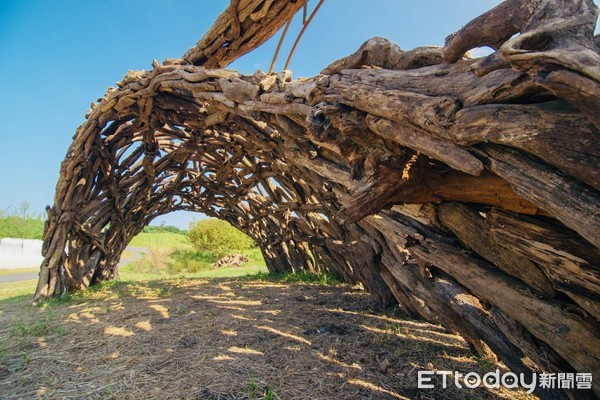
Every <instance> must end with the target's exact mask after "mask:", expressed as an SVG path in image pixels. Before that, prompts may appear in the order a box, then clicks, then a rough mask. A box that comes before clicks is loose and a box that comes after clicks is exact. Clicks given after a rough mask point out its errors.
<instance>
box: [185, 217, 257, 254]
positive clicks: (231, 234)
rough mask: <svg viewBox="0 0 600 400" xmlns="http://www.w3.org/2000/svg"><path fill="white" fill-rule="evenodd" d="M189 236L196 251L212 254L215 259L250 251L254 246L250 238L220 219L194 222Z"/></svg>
mask: <svg viewBox="0 0 600 400" xmlns="http://www.w3.org/2000/svg"><path fill="white" fill-rule="evenodd" d="M187 236H188V239H189V241H190V243H191V244H192V245H193V246H194V248H195V249H196V250H198V251H201V252H204V253H207V254H210V255H211V256H212V257H213V258H214V259H217V258H221V257H223V256H225V255H227V254H228V253H231V252H233V251H239V250H247V249H250V248H251V247H252V244H253V241H252V239H251V238H250V237H248V236H247V235H246V234H244V233H243V232H241V231H239V230H238V229H236V228H234V227H233V226H231V225H230V224H229V223H227V222H226V221H222V220H220V219H204V220H200V221H198V222H192V223H191V224H190V229H189V231H188V233H187Z"/></svg>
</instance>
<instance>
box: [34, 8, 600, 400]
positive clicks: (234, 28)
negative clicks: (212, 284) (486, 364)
mask: <svg viewBox="0 0 600 400" xmlns="http://www.w3.org/2000/svg"><path fill="white" fill-rule="evenodd" d="M304 3H305V2H304V1H295V2H293V1H283V0H274V1H265V0H239V1H233V2H232V4H231V6H230V7H229V9H228V10H227V11H226V12H225V13H223V14H222V15H221V16H220V17H219V19H218V20H217V22H216V23H215V25H214V26H213V27H212V28H211V29H210V31H209V32H208V33H207V34H206V35H205V37H204V38H203V39H202V40H200V42H198V44H197V46H196V47H194V48H193V49H191V50H190V51H188V52H187V53H186V54H185V56H184V57H183V58H182V59H178V60H167V61H165V62H164V63H162V64H160V63H158V62H154V64H153V69H152V70H151V71H132V72H129V73H128V74H127V75H126V76H125V78H124V79H123V80H122V81H121V82H120V83H119V84H118V88H116V89H114V88H110V89H109V90H108V91H107V93H106V95H105V97H104V98H103V99H101V100H100V101H99V103H97V104H93V105H92V108H91V110H90V111H89V114H88V115H87V117H86V118H87V119H86V122H85V123H84V124H83V125H81V126H80V127H79V129H78V130H77V133H76V134H75V136H74V140H73V143H72V145H71V147H70V148H69V150H68V153H67V156H66V158H65V160H64V162H63V164H62V166H61V177H60V180H59V182H58V185H57V189H56V196H55V199H54V205H53V206H52V207H51V208H49V209H48V221H47V226H46V231H45V236H44V250H43V253H44V256H45V259H44V262H43V264H42V266H41V272H40V280H39V284H38V287H37V291H36V295H35V299H36V300H40V299H42V298H45V297H48V296H53V295H59V294H61V293H63V292H64V291H69V290H77V289H84V288H86V287H88V286H89V285H90V284H93V283H94V282H97V281H102V280H106V279H112V278H114V277H115V274H116V266H117V263H118V261H119V258H120V256H121V253H122V252H123V250H124V249H125V247H126V246H127V244H128V243H129V241H130V240H131V239H132V238H133V237H134V236H135V235H136V234H137V233H139V232H140V231H141V230H142V228H143V227H144V226H145V225H147V224H148V223H150V222H151V221H152V220H153V219H154V218H156V217H157V216H159V215H162V214H165V213H168V212H171V211H174V210H191V211H201V212H204V213H206V214H208V215H210V216H213V217H217V218H221V219H224V220H226V221H228V222H229V223H231V224H232V225H234V226H235V227H237V228H239V229H240V230H242V231H243V232H245V233H247V234H248V235H250V236H251V237H252V238H254V240H256V242H257V243H258V244H259V245H260V248H261V250H262V252H263V255H264V256H265V259H266V261H267V265H268V268H269V270H270V271H273V272H288V271H300V270H309V271H331V272H336V273H338V274H340V275H341V276H343V277H345V278H346V279H347V280H349V281H352V282H360V283H362V284H363V285H364V286H365V287H366V288H367V289H368V290H370V291H371V293H373V296H374V297H375V298H376V299H377V300H378V301H379V302H380V303H382V304H385V305H390V304H392V303H393V302H398V303H399V304H400V306H401V307H402V308H404V309H405V310H406V311H407V312H409V313H411V314H414V315H417V316H420V317H423V318H425V319H427V320H429V321H435V322H438V323H441V324H443V325H444V326H445V327H446V328H448V329H449V330H452V331H455V332H459V333H460V334H462V335H463V336H464V337H465V339H466V340H468V341H469V342H470V343H471V344H472V345H473V347H474V348H475V349H476V350H477V351H478V352H479V353H481V354H483V355H488V356H497V357H498V358H500V359H501V360H503V361H504V362H505V363H506V364H507V365H508V366H509V367H510V368H511V369H512V370H513V371H515V372H524V373H531V372H533V371H539V370H543V371H551V372H558V371H563V372H575V371H577V372H591V373H593V374H594V378H600V324H599V322H598V319H599V318H600V307H599V306H600V269H599V265H600V264H599V262H600V250H599V248H600V168H599V160H600V134H599V130H600V113H598V110H599V109H600V107H599V104H600V103H599V101H600V51H599V49H598V47H597V38H596V39H595V38H594V27H595V24H596V19H597V9H596V7H595V6H594V4H593V2H592V0H577V1H575V0H573V1H567V0H546V1H538V0H509V1H506V2H504V3H502V4H501V5H499V6H498V7H496V8H495V9H493V10H491V11H489V12H488V13H486V14H484V15H482V16H481V17H479V18H477V19H475V20H473V21H472V22H470V23H469V24H467V25H466V26H465V27H464V28H463V29H461V30H460V31H458V32H457V33H455V34H453V35H451V36H450V37H449V38H448V40H447V43H446V45H445V47H444V48H436V47H427V48H418V49H415V50H412V51H402V50H400V48H398V46H396V45H394V44H392V43H390V42H388V41H387V40H385V39H381V38H374V39H371V40H369V41H367V42H366V43H365V44H364V45H363V46H362V47H361V48H360V49H359V50H358V51H357V52H356V53H354V54H352V55H350V56H348V57H346V58H344V59H342V60H339V61H336V62H334V63H333V64H331V65H329V66H328V67H326V68H325V69H324V70H323V72H322V73H321V74H320V75H319V76H316V77H313V78H309V79H302V80H292V79H291V74H290V73H288V72H283V73H279V74H277V75H266V74H264V73H261V72H257V73H255V74H254V75H240V74H239V73H237V72H235V71H230V70H225V69H220V68H223V67H225V66H226V65H227V64H228V63H230V62H231V61H233V60H234V59H236V58H237V57H239V56H240V55H242V54H244V53H246V52H248V51H250V50H251V49H253V48H255V47H256V46H258V45H260V44H261V43H262V42H264V41H265V40H266V39H267V38H269V37H270V36H272V35H273V34H274V33H275V32H276V31H277V30H278V29H279V28H280V27H281V26H282V25H283V24H285V22H286V21H287V20H289V18H291V16H293V15H294V14H295V13H296V12H297V11H298V10H299V9H300V8H302V6H303V5H304ZM515 33H519V34H518V35H515ZM595 40H596V42H595ZM484 45H487V46H491V47H493V48H494V49H497V51H496V52H495V53H493V54H492V55H490V56H488V57H485V58H482V59H469V58H468V57H465V56H464V55H465V52H467V51H468V50H469V49H471V48H473V47H477V46H484ZM593 385H594V386H593V387H594V390H593V391H594V393H596V395H599V394H600V382H599V381H598V380H597V379H596V380H595V381H594V384H593ZM569 393H570V395H571V396H575V397H585V396H586V393H587V395H589V396H591V393H592V392H591V391H587V392H586V391H571V392H569ZM542 394H543V395H544V396H545V397H556V398H560V397H562V396H563V393H562V392H560V393H559V392H556V391H554V392H549V391H546V392H545V393H542Z"/></svg>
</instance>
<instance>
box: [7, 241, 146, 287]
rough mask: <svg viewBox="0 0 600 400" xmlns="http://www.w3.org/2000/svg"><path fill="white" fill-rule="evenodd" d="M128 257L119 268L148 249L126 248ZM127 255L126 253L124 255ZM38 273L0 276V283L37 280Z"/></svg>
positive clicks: (139, 256) (134, 259)
mask: <svg viewBox="0 0 600 400" xmlns="http://www.w3.org/2000/svg"><path fill="white" fill-rule="evenodd" d="M126 251H127V252H128V254H129V257H127V256H125V257H123V258H122V259H121V261H120V262H119V266H122V265H125V264H128V263H131V262H133V261H136V260H139V259H140V258H142V254H143V253H147V252H148V249H147V248H145V247H128V248H127V250H126ZM126 254H127V253H126ZM37 278H38V273H37V271H36V272H22V273H18V274H10V275H0V283H11V282H22V281H29V280H32V279H37Z"/></svg>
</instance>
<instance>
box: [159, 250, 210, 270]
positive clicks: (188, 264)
mask: <svg viewBox="0 0 600 400" xmlns="http://www.w3.org/2000/svg"><path fill="white" fill-rule="evenodd" d="M212 266H213V260H212V257H211V256H210V255H209V254H206V253H204V252H199V251H190V250H175V251H174V252H173V254H171V257H170V260H169V273H171V274H178V273H181V272H200V271H202V270H205V269H210V268H212Z"/></svg>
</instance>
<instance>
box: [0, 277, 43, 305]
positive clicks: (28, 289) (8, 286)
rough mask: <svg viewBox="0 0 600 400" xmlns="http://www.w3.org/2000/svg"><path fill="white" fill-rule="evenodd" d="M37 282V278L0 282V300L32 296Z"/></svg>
mask: <svg viewBox="0 0 600 400" xmlns="http://www.w3.org/2000/svg"><path fill="white" fill-rule="evenodd" d="M36 284H37V281H36V280H31V281H23V282H9V283H0V300H7V299H10V300H17V299H22V298H25V297H28V298H32V297H33V292H34V291H35V286H36Z"/></svg>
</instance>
